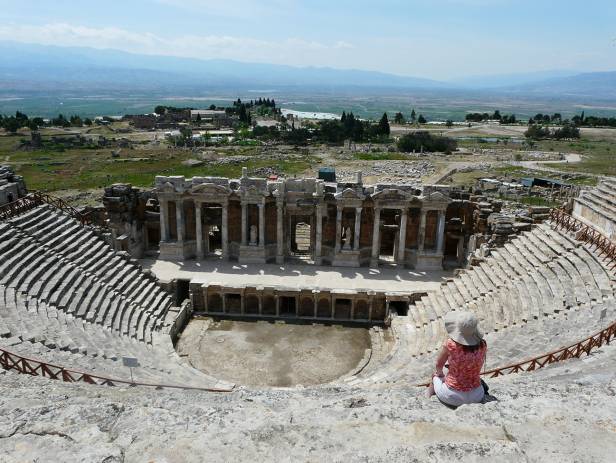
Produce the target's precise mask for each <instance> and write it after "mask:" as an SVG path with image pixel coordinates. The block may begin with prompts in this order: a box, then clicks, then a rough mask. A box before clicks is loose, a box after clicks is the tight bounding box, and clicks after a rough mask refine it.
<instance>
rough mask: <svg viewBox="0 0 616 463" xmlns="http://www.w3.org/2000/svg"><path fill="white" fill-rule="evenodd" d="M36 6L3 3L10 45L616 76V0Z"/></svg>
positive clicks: (137, 0)
mask: <svg viewBox="0 0 616 463" xmlns="http://www.w3.org/2000/svg"><path fill="white" fill-rule="evenodd" d="M26 4H27V5H24V2H21V3H20V4H8V5H3V9H2V12H1V13H0V18H2V21H1V25H0V40H3V41H8V40H10V41H15V42H21V43H33V44H42V45H57V46H78V47H90V48H98V49H114V50H121V51H126V52H131V53H137V54H144V55H164V56H176V57H189V58H200V59H229V60H235V61H240V62H247V63H271V64H285V65H291V66H298V67H329V68H334V69H357V70H367V71H380V72H385V73H390V74H395V75H399V76H413V77H421V78H428V79H435V80H439V81H445V82H450V81H452V80H456V79H468V78H472V77H475V76H490V75H495V76H499V75H509V74H519V73H521V74H526V73H542V72H546V71H549V72H553V71H559V72H565V73H567V72H568V73H584V72H601V71H610V70H616V29H615V28H614V27H613V24H615V23H616V5H614V4H613V3H612V2H609V1H607V0H600V1H596V2H593V5H592V7H588V8H583V9H581V8H579V6H577V7H574V3H573V2H572V1H562V2H558V4H557V5H554V2H550V1H534V2H531V1H528V0H522V1H517V2H513V1H512V0H493V1H488V0H443V1H442V2H438V4H435V3H431V4H425V3H424V2H419V1H415V0H411V1H400V0H385V1H383V2H379V3H378V4H376V3H373V2H371V3H368V2H350V1H347V0H342V1H339V2H336V3H335V4H331V2H325V1H322V0H316V1H312V2H305V1H299V0H288V1H284V2H283V1H280V0H256V1H248V0H237V1H234V2H230V3H219V2H214V1H212V0H134V1H131V2H120V1H117V0H111V1H108V2H105V3H92V4H88V7H87V8H83V3H81V2H77V1H70V0H69V1H63V2H44V1H28V2H26ZM24 6H29V7H28V8H25V7H24Z"/></svg>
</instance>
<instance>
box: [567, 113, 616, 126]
mask: <svg viewBox="0 0 616 463" xmlns="http://www.w3.org/2000/svg"><path fill="white" fill-rule="evenodd" d="M572 121H573V123H574V124H577V125H584V126H586V127H616V117H597V116H588V117H584V113H582V116H573V118H572Z"/></svg>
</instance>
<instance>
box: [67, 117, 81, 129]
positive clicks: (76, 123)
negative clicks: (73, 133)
mask: <svg viewBox="0 0 616 463" xmlns="http://www.w3.org/2000/svg"><path fill="white" fill-rule="evenodd" d="M70 122H71V125H72V126H73V127H81V126H82V125H83V122H82V120H81V117H79V116H77V115H73V116H71V119H70Z"/></svg>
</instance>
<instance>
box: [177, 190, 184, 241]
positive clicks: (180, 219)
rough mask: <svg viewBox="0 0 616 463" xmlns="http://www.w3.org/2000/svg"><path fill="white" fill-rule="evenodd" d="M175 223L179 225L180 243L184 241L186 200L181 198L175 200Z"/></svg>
mask: <svg viewBox="0 0 616 463" xmlns="http://www.w3.org/2000/svg"><path fill="white" fill-rule="evenodd" d="M175 223H176V227H177V234H178V243H183V242H184V236H185V232H184V201H182V200H181V199H179V200H177V201H176V202H175Z"/></svg>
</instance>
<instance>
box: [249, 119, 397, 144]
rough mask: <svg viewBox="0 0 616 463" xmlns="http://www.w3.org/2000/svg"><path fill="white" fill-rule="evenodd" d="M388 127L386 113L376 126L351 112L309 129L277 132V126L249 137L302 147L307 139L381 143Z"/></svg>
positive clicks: (329, 141) (290, 129) (256, 128)
mask: <svg viewBox="0 0 616 463" xmlns="http://www.w3.org/2000/svg"><path fill="white" fill-rule="evenodd" d="M389 134H390V127H389V118H388V117H387V113H385V114H383V116H382V117H381V119H380V120H379V121H378V122H377V123H373V122H369V121H363V120H361V119H359V118H358V117H355V115H354V114H353V113H348V114H347V113H346V112H343V113H342V117H341V118H340V119H338V120H336V119H334V120H325V121H320V122H318V123H317V124H316V125H314V126H313V127H311V128H309V129H308V128H295V125H291V127H290V128H289V130H282V131H281V130H278V129H277V128H276V127H259V126H257V127H255V128H254V129H253V131H252V136H253V137H254V138H258V139H260V140H283V141H285V142H287V143H291V144H297V145H302V144H306V143H307V142H308V141H309V140H313V141H317V142H322V143H343V142H344V141H345V140H353V141H356V142H365V141H372V142H381V141H385V140H388V139H389Z"/></svg>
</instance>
